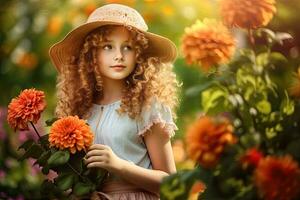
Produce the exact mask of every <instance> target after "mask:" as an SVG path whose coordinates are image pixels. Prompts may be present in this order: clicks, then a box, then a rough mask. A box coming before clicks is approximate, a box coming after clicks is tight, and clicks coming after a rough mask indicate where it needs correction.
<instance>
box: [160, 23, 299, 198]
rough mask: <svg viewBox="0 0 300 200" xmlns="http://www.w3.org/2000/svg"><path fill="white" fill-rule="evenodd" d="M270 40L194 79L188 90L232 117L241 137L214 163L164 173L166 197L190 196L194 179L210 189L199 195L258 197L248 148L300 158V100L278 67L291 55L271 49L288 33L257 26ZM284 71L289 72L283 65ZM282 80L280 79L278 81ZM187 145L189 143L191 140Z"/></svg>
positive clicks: (209, 109) (206, 107)
mask: <svg viewBox="0 0 300 200" xmlns="http://www.w3.org/2000/svg"><path fill="white" fill-rule="evenodd" d="M256 34H257V35H259V36H263V35H265V36H266V37H267V39H268V44H267V45H266V46H263V47H261V46H257V49H247V48H246V49H241V50H240V51H239V53H238V54H237V55H236V57H235V58H234V59H233V60H232V61H231V62H230V63H229V64H228V65H227V68H226V69H225V71H222V72H221V71H220V72H219V73H215V74H213V75H214V77H210V79H209V81H208V82H207V83H206V84H201V85H200V84H196V85H193V86H191V87H190V88H191V89H190V90H188V93H187V94H188V95H192V96H194V97H197V93H198V94H201V105H202V108H203V111H204V112H205V114H207V115H211V116H217V115H220V114H224V113H225V114H226V116H228V118H229V119H230V120H231V121H232V124H233V125H234V128H235V134H236V137H237V138H238V142H237V144H235V145H232V146H228V147H227V148H225V150H224V152H223V153H222V156H221V159H220V160H219V163H218V164H217V165H216V166H215V167H214V168H212V169H210V170H208V169H204V168H202V167H201V166H198V167H196V168H195V169H193V170H187V171H180V172H178V173H176V174H174V175H172V176H170V177H168V179H165V180H164V182H163V184H162V187H161V194H162V197H163V198H162V199H187V197H188V195H189V190H190V188H191V186H192V184H193V183H194V182H195V181H197V180H201V181H203V182H204V183H205V184H206V187H207V189H206V190H205V191H204V193H202V194H201V195H200V196H199V199H231V200H242V199H243V200H245V199H247V200H255V199H258V193H257V191H256V187H255V185H254V183H253V168H243V167H242V164H241V162H240V161H239V158H240V157H241V156H242V155H244V154H245V152H246V150H248V149H250V148H253V147H255V148H257V149H259V151H261V152H262V153H263V154H264V155H286V154H290V155H292V156H293V158H294V159H296V161H298V162H299V161H300V156H299V155H300V154H299V152H300V149H299V145H298V144H299V141H300V134H299V128H300V127H299V120H300V116H299V114H298V113H299V112H297V111H299V110H300V102H299V100H297V99H293V98H292V97H291V96H289V94H288V92H287V90H288V88H287V87H285V85H282V84H280V83H282V82H284V81H281V80H280V78H281V79H283V78H284V76H282V77H279V76H278V75H277V76H276V75H274V71H275V70H278V69H282V68H285V67H286V68H287V66H289V65H290V63H289V59H288V58H286V57H285V56H284V55H283V54H281V53H279V52H275V51H272V50H271V47H272V46H273V45H274V44H276V43H282V41H283V40H285V39H288V38H290V35H289V34H284V33H274V32H273V31H271V30H268V29H259V30H258V31H257V33H256ZM284 73H290V74H289V76H290V75H291V72H290V71H285V72H284ZM279 80H280V81H279ZM187 145H189V144H187Z"/></svg>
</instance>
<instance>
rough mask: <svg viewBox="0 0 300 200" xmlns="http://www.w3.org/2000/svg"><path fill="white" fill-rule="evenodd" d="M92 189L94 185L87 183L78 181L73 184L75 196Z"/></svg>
mask: <svg viewBox="0 0 300 200" xmlns="http://www.w3.org/2000/svg"><path fill="white" fill-rule="evenodd" d="M93 190H95V186H94V185H92V184H89V183H81V182H79V183H77V184H76V185H75V186H74V194H75V195H77V196H82V195H85V194H88V193H90V192H92V191H93Z"/></svg>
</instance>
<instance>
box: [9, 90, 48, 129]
mask: <svg viewBox="0 0 300 200" xmlns="http://www.w3.org/2000/svg"><path fill="white" fill-rule="evenodd" d="M45 108H46V100H45V94H44V92H43V91H39V90H36V89H25V90H23V91H22V92H21V93H20V95H19V96H18V97H17V98H13V99H12V101H11V102H10V104H9V105H8V114H7V121H8V124H9V125H10V126H11V127H12V128H13V129H14V130H15V131H16V130H17V129H19V130H29V128H28V123H29V122H32V123H37V121H38V120H39V118H40V116H41V113H42V112H43V111H44V109H45Z"/></svg>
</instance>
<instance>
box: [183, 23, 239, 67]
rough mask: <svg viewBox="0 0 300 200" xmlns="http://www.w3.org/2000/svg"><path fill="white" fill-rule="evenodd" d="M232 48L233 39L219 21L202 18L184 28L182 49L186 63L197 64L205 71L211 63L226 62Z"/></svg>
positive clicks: (233, 46) (232, 51)
mask: <svg viewBox="0 0 300 200" xmlns="http://www.w3.org/2000/svg"><path fill="white" fill-rule="evenodd" d="M234 50H235V40H234V38H233V36H232V34H231V33H230V32H229V30H228V29H227V28H226V27H225V26H224V25H223V24H222V23H221V22H217V21H216V20H212V19H204V20H203V22H201V21H199V20H198V21H197V22H196V23H195V24H194V25H192V26H191V27H187V28H185V34H184V35H183V38H182V51H183V55H184V57H185V59H186V61H187V63H188V64H192V63H196V64H199V65H200V66H201V68H202V69H203V70H204V71H207V70H208V69H209V68H210V67H212V66H213V65H216V64H224V63H226V62H228V60H229V59H230V58H231V56H232V55H233V53H234Z"/></svg>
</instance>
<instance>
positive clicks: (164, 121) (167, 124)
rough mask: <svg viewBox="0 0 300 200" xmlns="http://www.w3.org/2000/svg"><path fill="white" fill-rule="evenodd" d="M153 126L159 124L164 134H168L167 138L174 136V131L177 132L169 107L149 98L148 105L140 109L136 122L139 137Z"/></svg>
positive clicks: (154, 98) (156, 99)
mask: <svg viewBox="0 0 300 200" xmlns="http://www.w3.org/2000/svg"><path fill="white" fill-rule="evenodd" d="M154 124H160V125H161V126H162V127H163V129H165V132H166V133H167V134H169V137H172V136H174V134H175V131H176V130H178V128H177V126H176V124H175V123H174V121H173V117H172V111H171V109H170V107H169V106H168V105H167V104H164V103H162V102H161V101H160V100H159V99H158V98H156V97H153V98H151V100H150V103H149V104H148V105H144V106H143V108H142V112H141V115H140V118H139V120H138V130H139V135H141V136H144V134H145V133H146V132H147V130H149V129H150V128H151V126H153V125H154Z"/></svg>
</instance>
